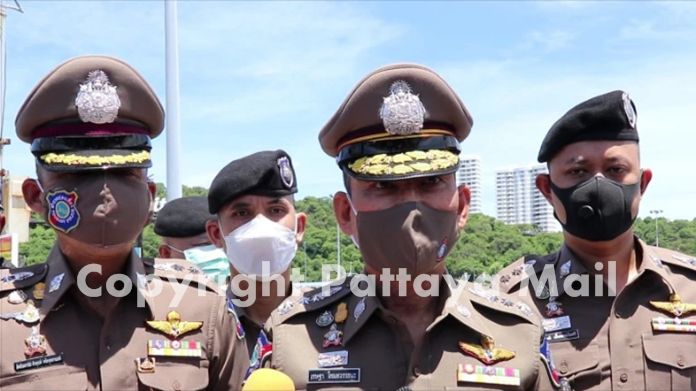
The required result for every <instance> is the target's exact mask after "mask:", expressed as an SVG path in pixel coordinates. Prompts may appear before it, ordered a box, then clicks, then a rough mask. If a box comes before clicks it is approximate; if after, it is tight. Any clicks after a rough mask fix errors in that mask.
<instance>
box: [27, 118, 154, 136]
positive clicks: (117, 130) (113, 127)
mask: <svg viewBox="0 0 696 391" xmlns="http://www.w3.org/2000/svg"><path fill="white" fill-rule="evenodd" d="M113 134H149V132H148V130H147V129H146V128H144V127H142V126H137V125H129V124H123V123H116V122H114V123H110V124H93V123H91V122H80V123H65V124H52V125H47V126H43V127H40V128H37V129H36V130H34V131H33V132H32V134H31V138H32V140H33V139H36V138H39V137H64V136H108V135H113Z"/></svg>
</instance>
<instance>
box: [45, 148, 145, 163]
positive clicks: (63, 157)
mask: <svg viewBox="0 0 696 391" xmlns="http://www.w3.org/2000/svg"><path fill="white" fill-rule="evenodd" d="M40 159H41V161H43V162H44V163H46V164H49V165H50V164H63V165H66V166H81V165H90V166H100V165H106V164H115V165H118V164H133V163H143V162H146V161H148V160H150V152H148V151H140V152H134V153H131V154H130V155H110V156H98V155H90V156H83V155H76V154H67V153H53V152H52V153H47V154H45V155H41V157H40Z"/></svg>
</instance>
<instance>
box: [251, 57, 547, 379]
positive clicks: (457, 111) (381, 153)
mask: <svg viewBox="0 0 696 391" xmlns="http://www.w3.org/2000/svg"><path fill="white" fill-rule="evenodd" d="M471 126H472V118H471V116H470V114H469V112H468V111H467V109H466V107H465V106H464V104H463V103H462V102H461V100H460V99H459V98H458V97H457V95H456V93H455V92H454V91H453V90H452V88H451V87H450V86H449V85H448V84H447V83H446V82H445V81H444V80H443V79H442V78H441V77H440V76H439V75H437V74H436V73H435V72H433V71H432V70H430V69H428V68H425V67H422V66H419V65H411V64H401V65H392V66H387V67H384V68H380V69H378V70H376V71H374V72H372V73H370V74H369V75H368V76H367V77H366V78H365V79H363V80H362V81H361V82H359V83H358V85H357V87H355V89H354V90H353V91H352V92H351V93H350V94H349V96H348V97H347V98H346V100H345V101H344V103H343V104H342V105H341V106H340V107H339V109H338V111H337V112H336V114H334V116H333V117H332V118H331V119H330V120H329V122H328V123H327V124H326V125H325V126H324V128H323V129H322V130H321V133H320V135H319V141H320V143H321V146H322V148H323V149H324V151H325V152H326V153H327V154H329V155H330V156H333V157H335V158H336V160H337V162H338V165H339V167H340V169H341V170H342V172H343V175H344V181H345V184H346V192H338V193H336V195H335V196H334V205H333V206H334V212H335V215H336V219H337V221H338V224H339V225H340V227H341V229H342V230H343V232H344V233H345V234H347V235H350V236H351V237H352V238H353V240H354V241H355V243H356V244H357V246H358V248H359V249H360V253H361V255H362V258H363V260H364V263H365V269H364V271H365V274H364V275H358V276H355V277H352V278H349V279H348V280H346V281H345V282H344V283H343V284H341V285H333V286H330V287H327V288H321V289H319V290H317V291H315V292H310V293H308V294H305V295H303V296H302V297H300V298H299V299H295V298H290V299H287V300H286V301H285V302H283V303H282V304H281V305H280V307H279V308H278V309H277V310H275V311H274V312H273V314H272V315H271V319H270V320H269V323H268V325H267V331H268V333H269V334H270V335H269V337H271V338H272V355H271V360H270V365H271V366H272V367H273V368H275V369H278V370H280V371H282V372H284V373H286V374H288V375H290V377H292V379H293V380H294V382H295V385H296V387H297V389H311V390H315V389H325V388H334V387H345V388H350V389H380V390H395V389H399V388H400V387H404V389H427V390H437V389H439V390H444V389H454V388H458V387H460V388H464V389H503V388H504V389H508V388H509V389H519V390H523V389H524V390H528V389H536V388H537V386H538V385H539V383H540V382H541V381H542V379H543V377H544V376H545V374H544V373H543V371H544V370H543V369H540V364H539V342H540V340H541V339H540V337H541V328H540V326H539V325H538V323H537V322H536V321H535V319H534V317H533V316H532V314H531V312H530V309H529V308H528V307H526V306H524V305H522V304H521V303H516V302H514V301H512V300H510V299H509V298H507V297H505V296H503V295H499V294H496V293H494V292H492V291H490V290H488V289H486V288H485V287H483V286H479V285H471V286H467V287H464V285H463V284H462V285H460V286H458V285H457V284H456V282H454V281H453V280H452V278H450V276H448V275H447V274H446V261H445V259H446V257H447V254H448V253H449V251H450V250H451V249H452V247H453V246H454V245H455V243H456V241H457V238H458V234H459V231H460V230H461V229H462V228H463V227H464V225H465V223H466V220H467V217H468V207H469V201H470V192H469V189H468V188H467V187H466V186H463V185H462V186H459V187H457V185H456V183H455V174H454V173H455V171H456V170H457V167H458V165H459V157H458V154H459V143H460V142H461V141H462V140H464V138H466V136H467V135H468V134H469V131H470V129H471ZM447 282H449V284H448V283H447ZM261 342H262V341H259V344H258V350H259V351H266V350H268V349H269V348H268V347H265V346H263V343H261ZM264 365H266V364H264Z"/></svg>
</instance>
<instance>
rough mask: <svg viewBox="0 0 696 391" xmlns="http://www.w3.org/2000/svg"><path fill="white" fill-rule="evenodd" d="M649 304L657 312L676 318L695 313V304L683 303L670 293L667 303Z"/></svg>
mask: <svg viewBox="0 0 696 391" xmlns="http://www.w3.org/2000/svg"><path fill="white" fill-rule="evenodd" d="M650 304H651V305H652V306H653V307H655V308H657V309H658V310H661V311H664V312H667V313H669V314H672V315H674V316H676V317H680V316H683V315H688V314H690V313H692V312H696V304H691V303H684V302H682V301H681V297H679V295H678V294H676V293H672V294H671V295H669V301H652V300H651V301H650Z"/></svg>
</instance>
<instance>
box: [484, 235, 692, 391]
mask: <svg viewBox="0 0 696 391" xmlns="http://www.w3.org/2000/svg"><path fill="white" fill-rule="evenodd" d="M635 243H636V253H637V256H638V259H639V260H640V266H639V270H638V275H637V276H636V278H635V279H634V280H633V281H631V282H630V283H628V284H627V285H626V286H625V288H624V289H623V290H622V291H621V293H620V294H619V295H618V296H616V297H613V296H609V295H607V289H606V286H605V285H603V284H596V283H595V277H596V276H594V275H590V274H588V271H587V270H586V269H585V267H584V266H583V264H582V263H580V262H579V261H578V260H577V259H576V257H575V255H574V254H573V253H572V252H571V251H570V250H569V249H568V248H567V247H565V246H564V247H563V248H561V250H560V251H559V252H556V253H553V254H550V255H548V256H545V257H534V256H527V257H525V258H523V259H519V260H517V261H516V262H515V263H513V264H512V265H510V266H508V267H507V268H505V269H504V270H503V271H501V272H500V273H499V274H498V278H499V279H500V286H501V288H502V290H503V291H506V292H509V293H522V291H526V294H524V295H522V294H514V295H513V297H514V298H515V299H517V300H524V301H525V302H526V303H527V304H528V305H529V306H530V307H532V309H533V310H534V311H536V312H537V313H538V314H540V316H542V317H544V318H547V319H548V320H546V326H545V328H546V329H547V333H546V335H547V338H548V340H549V342H550V344H549V346H550V350H551V353H552V357H553V362H554V363H555V366H556V369H557V370H558V372H559V375H560V376H561V377H563V378H565V379H566V380H567V383H568V386H566V389H574V390H615V391H616V390H696V313H695V312H691V313H685V314H684V315H682V316H681V317H680V318H681V319H682V320H684V321H691V322H693V323H692V326H691V328H690V331H689V332H676V331H656V330H653V327H652V320H653V319H656V320H658V319H663V320H665V319H666V320H669V321H673V320H674V318H675V316H674V315H673V314H669V313H668V312H665V311H662V310H659V309H657V308H656V307H655V306H653V305H651V304H650V302H651V301H657V302H669V298H670V294H671V293H677V294H678V295H679V296H681V300H682V302H683V303H690V305H691V307H692V309H694V310H696V306H694V304H695V303H696V259H694V258H692V257H689V256H686V255H684V254H681V253H678V252H675V251H671V250H667V249H663V248H657V247H652V246H648V245H646V244H645V243H643V242H642V241H639V240H638V239H636V241H635ZM525 262H526V263H527V264H530V265H531V266H532V267H531V269H529V268H526V269H525ZM546 265H550V267H552V268H553V269H551V270H555V273H552V274H549V275H551V276H552V278H550V280H555V281H556V284H557V286H558V289H559V290H558V294H559V295H558V297H557V298H556V299H553V297H552V296H553V295H552V293H550V292H549V291H545V288H543V286H542V287H540V288H539V292H540V296H541V298H537V297H536V295H535V293H534V292H533V283H529V284H528V290H527V288H526V287H524V286H523V284H522V283H523V282H527V281H530V279H529V277H527V274H526V273H525V270H526V271H529V272H530V273H535V274H534V275H536V276H542V274H541V273H542V272H543V268H544V267H545V266H546ZM532 270H533V272H532ZM573 274H577V275H580V276H585V278H587V280H589V282H590V283H589V284H587V285H588V286H589V288H590V289H589V293H590V296H589V297H582V296H578V295H577V294H575V292H576V289H577V288H580V283H578V282H575V283H572V284H571V281H572V279H574V278H571V277H570V276H572V275H573ZM597 277H598V276H597ZM537 280H538V281H540V282H542V279H541V278H537ZM540 285H541V284H540ZM544 285H548V284H544ZM598 293H603V295H600V294H598ZM573 296H576V297H573ZM550 301H551V302H553V303H552V304H551V305H550V307H549V308H547V306H549V302H550ZM559 303H560V307H559ZM558 308H560V309H561V310H562V311H563V314H558V313H557V314H555V316H553V315H554V314H553V313H552V312H553V310H556V309H558ZM566 316H567V317H566Z"/></svg>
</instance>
